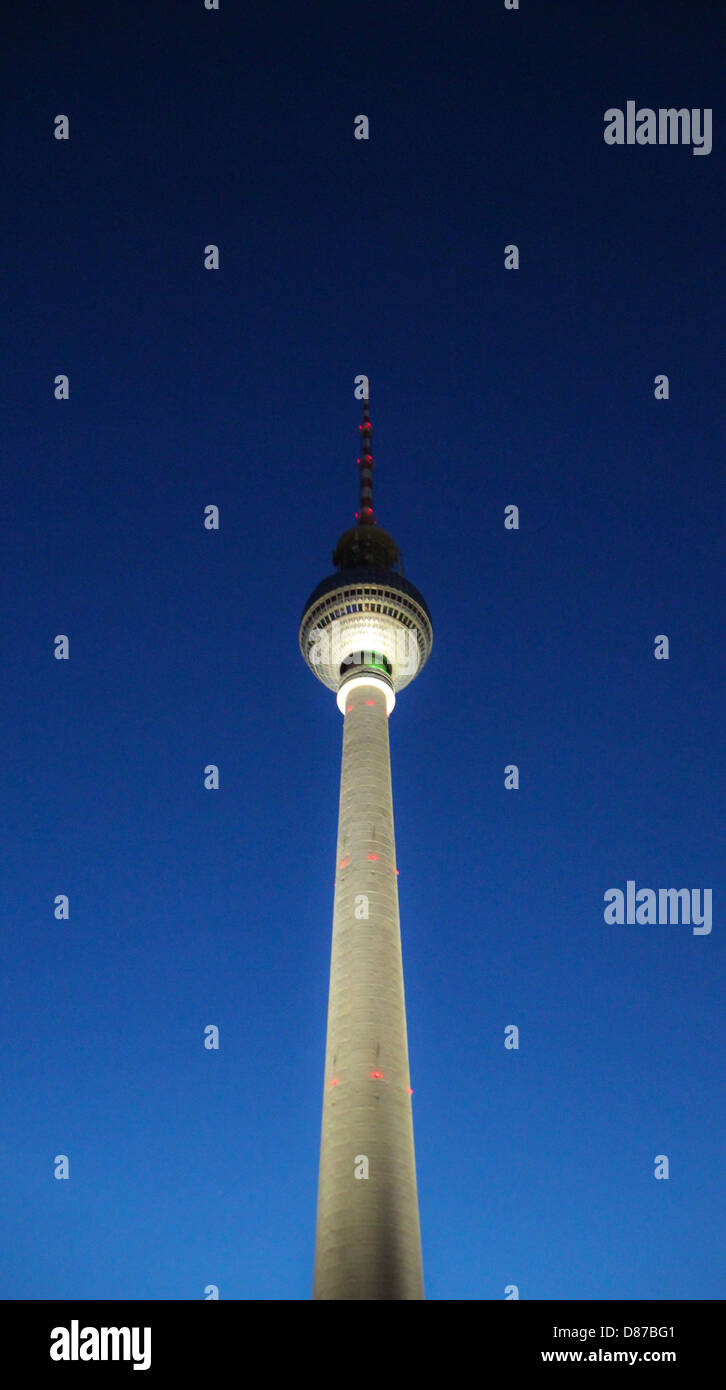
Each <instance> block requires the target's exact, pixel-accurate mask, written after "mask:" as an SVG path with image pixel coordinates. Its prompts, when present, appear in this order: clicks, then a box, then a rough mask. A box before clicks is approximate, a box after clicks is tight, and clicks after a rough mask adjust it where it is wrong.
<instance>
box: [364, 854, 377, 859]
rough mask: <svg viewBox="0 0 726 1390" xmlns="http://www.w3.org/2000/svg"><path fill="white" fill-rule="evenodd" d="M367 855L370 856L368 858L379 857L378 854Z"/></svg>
mask: <svg viewBox="0 0 726 1390" xmlns="http://www.w3.org/2000/svg"><path fill="white" fill-rule="evenodd" d="M367 857H368V859H377V858H378V855H377V854H369V855H368V856H367Z"/></svg>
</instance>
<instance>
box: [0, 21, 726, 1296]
mask: <svg viewBox="0 0 726 1390" xmlns="http://www.w3.org/2000/svg"><path fill="white" fill-rule="evenodd" d="M725 27H726V26H724V16H723V10H722V7H721V5H720V4H717V3H715V2H714V3H713V4H710V3H703V0H701V2H700V3H693V4H690V5H685V4H662V3H661V4H655V3H652V4H645V3H643V4H639V5H637V6H635V5H633V4H632V3H631V2H630V0H629V2H628V3H625V0H616V2H615V3H603V4H599V5H592V4H586V3H584V0H583V3H575V2H574V0H568V2H567V3H559V4H557V5H552V4H550V3H544V2H543V0H540V3H536V2H535V0H521V5H520V8H519V10H518V11H509V10H507V9H505V7H504V4H503V3H500V2H499V0H489V2H488V3H479V4H475V5H456V4H453V5H452V4H448V3H440V4H438V3H437V4H426V3H421V4H417V5H416V6H411V5H408V4H398V3H396V4H391V3H385V4H366V5H365V6H357V5H344V4H312V5H302V4H274V3H272V4H269V3H268V4H265V5H253V6H248V5H242V4H237V3H233V0H220V9H219V11H218V12H210V11H207V10H206V9H205V8H204V5H203V2H202V0H186V3H171V0H168V3H161V0H149V2H148V3H140V0H136V3H129V4H125V5H123V6H121V5H99V4H91V3H90V2H89V3H88V4H84V5H81V4H73V3H70V4H61V3H57V4H46V5H44V4H42V3H41V4H35V5H33V6H29V7H22V6H14V7H13V8H12V10H11V11H9V12H8V14H7V16H6V37H5V40H4V43H3V50H4V51H3V58H2V69H3V75H2V81H3V87H4V103H3V105H4V114H3V146H4V149H3V157H4V163H5V175H4V180H3V183H4V196H3V211H2V216H1V219H0V226H1V228H2V245H3V265H4V275H3V310H4V311H3V315H2V336H3V347H4V354H3V362H4V365H3V370H2V458H3V470H2V471H3V475H4V483H3V494H4V529H3V535H4V542H5V547H4V548H5V555H4V561H3V578H4V581H5V582H4V585H3V589H4V601H3V652H4V660H5V674H4V679H3V682H2V725H3V733H4V736H5V738H4V743H5V748H4V753H3V757H2V760H1V761H0V769H1V772H2V784H3V785H2V806H3V829H2V860H3V872H2V881H1V893H2V920H3V926H4V932H3V937H4V949H3V969H2V1044H3V1051H2V1057H3V1062H2V1104H1V1107H0V1110H1V1114H2V1140H1V1147H0V1154H1V1157H2V1171H3V1183H2V1186H1V1187H0V1217H1V1224H2V1228H3V1229H2V1232H1V1233H0V1235H1V1239H2V1247H3V1249H4V1252H5V1253H4V1256H3V1259H2V1281H1V1282H0V1295H1V1296H3V1297H5V1298H10V1299H18V1298H30V1299H47V1298H60V1299H80V1298H96V1299H116V1298H128V1299H147V1298H149V1299H164V1298H171V1299H203V1298H204V1297H205V1289H207V1288H208V1286H210V1285H216V1286H217V1287H218V1288H219V1293H220V1297H221V1298H223V1299H282V1300H288V1299H290V1300H294V1299H302V1300H304V1299H308V1298H309V1297H310V1294H311V1289H312V1266H313V1246H314V1234H315V1205H316V1191H317V1165H318V1156H319V1141H320V1119H321V1103H322V1088H323V1062H324V1047H325V1021H326V1009H327V992H328V968H329V958H330V940H331V926H332V907H333V880H334V878H335V837H336V823H337V812H338V781H339V773H340V752H341V736H342V720H341V716H340V714H339V713H338V710H337V708H336V704H335V698H334V696H333V695H332V694H331V693H330V692H328V691H326V690H325V689H324V688H323V687H322V686H321V685H319V684H318V683H317V682H316V681H315V680H314V679H313V678H312V677H311V675H310V672H309V671H308V670H307V669H306V667H305V665H304V663H303V661H302V659H301V656H300V653H299V650H298V646H297V628H298V622H299V618H300V614H301V611H302V607H303V604H304V602H305V600H306V598H307V596H308V594H309V593H310V591H311V590H312V589H313V588H314V586H315V585H316V584H317V583H318V582H319V581H320V580H321V579H323V578H324V576H325V575H327V574H329V573H331V571H332V569H333V566H332V563H331V552H332V549H333V547H334V545H335V543H336V541H337V539H338V537H339V535H340V534H341V532H342V531H343V530H345V529H346V527H348V526H349V525H351V524H352V522H353V513H354V511H355V508H356V502H357V468H356V457H357V443H358V423H359V420H360V404H359V402H358V401H356V400H355V398H354V382H355V378H356V376H357V375H359V374H361V373H365V374H367V375H368V376H369V377H370V381H371V415H372V420H373V429H374V433H373V453H374V457H375V461H376V472H375V476H374V485H375V506H376V513H377V516H378V519H379V522H380V524H381V525H382V526H384V527H385V528H386V529H387V530H390V532H391V533H392V534H393V536H394V537H395V539H396V541H397V542H398V544H399V546H400V548H401V551H402V555H403V562H404V567H405V573H406V576H407V577H408V578H410V579H411V580H412V582H413V583H414V584H415V585H416V586H417V587H418V588H419V589H420V590H421V592H422V593H423V595H424V597H425V598H426V600H427V602H428V604H429V606H430V608H431V612H432V616H433V623H434V649H433V654H432V657H431V660H430V662H429V664H428V665H427V667H426V669H425V670H424V672H423V673H422V674H421V676H420V677H419V679H418V680H417V681H416V682H415V683H414V684H413V685H412V686H411V687H410V688H409V689H407V690H405V691H404V692H403V693H402V694H401V696H400V698H399V700H398V702H397V705H396V709H395V711H394V713H393V714H392V716H391V720H390V736H391V758H392V771H393V794H394V811H395V817H396V837H397V856H398V866H399V870H400V877H399V894H400V909H401V928H402V939H403V954H404V969H405V978H406V998H407V1015H408V1031H409V1046H410V1057H411V1073H412V1085H413V1087H414V1097H413V1106H414V1112H413V1113H414V1132H415V1140H416V1158H417V1171H418V1182H419V1197H420V1208H421V1227H422V1240H423V1254H424V1274H425V1282H426V1293H427V1297H428V1298H430V1299H433V1300H442V1299H475V1300H484V1299H486V1300H488V1299H492V1300H497V1299H499V1300H501V1299H504V1297H505V1289H506V1288H507V1286H511V1285H516V1286H517V1288H518V1289H519V1296H520V1298H522V1299H544V1298H551V1299H575V1298H580V1299H602V1298H623V1299H645V1298H653V1299H667V1298H674V1299H716V1298H722V1297H724V1294H725V1293H726V1279H725V1277H724V1275H725V1269H724V1255H723V1251H724V1249H725V1248H726V1242H725V1240H724V1217H723V1211H724V1208H723V1147H722V1141H723V1125H724V1032H723V1018H724V1007H723V1003H724V992H723V983H722V982H723V973H724V929H723V928H724V916H723V911H724V908H723V905H724V902H725V901H726V896H725V894H726V882H725V874H724V819H725V817H724V792H725V790H726V788H725V782H726V757H725V755H724V753H725V750H724V736H723V719H724V656H723V623H722V615H723V607H724V592H725V589H726V585H725V583H724V580H725V573H724V571H725V569H726V564H725V561H724V555H725V553H726V550H725V547H724V524H723V518H724V487H723V472H724V462H723V460H724V391H723V324H724V308H725V304H724V283H725V280H724V272H725V269H726V267H725V265H724V235H723V228H724V218H725V214H726V206H725V204H726V199H725V198H724V184H723V173H724V139H725V136H724V126H723V120H722V103H721V101H720V98H721V97H722V94H723V90H724V80H723V73H724V63H725V61H726V54H725V53H724V43H723V37H724V29H725ZM629 100H634V101H635V102H636V103H637V105H638V106H639V107H640V106H643V107H650V108H654V109H658V108H661V107H664V108H665V107H674V106H675V107H677V108H679V107H684V106H687V107H689V108H694V109H695V108H698V109H699V110H701V111H702V110H704V109H705V108H711V109H712V110H713V148H712V151H711V153H710V154H708V155H707V156H706V155H702V156H700V157H697V156H694V153H693V151H692V148H691V147H689V146H683V145H657V146H645V145H638V144H636V145H621V146H610V145H607V144H606V143H605V141H604V138H603V129H604V120H603V116H604V112H605V111H606V110H607V109H608V108H612V107H617V108H622V109H623V110H625V108H626V103H627V101H629ZM58 114H65V115H67V116H68V118H69V122H70V139H68V140H58V139H56V138H54V120H55V117H56V115H58ZM360 114H365V115H367V116H368V118H369V121H370V138H369V139H368V140H357V139H355V138H354V125H355V117H356V116H358V115H360ZM209 244H214V245H217V246H218V247H219V256H220V268H219V270H216V271H212V270H206V269H205V268H204V248H205V246H207V245H209ZM510 244H515V245H517V246H518V248H519V254H520V266H519V269H518V270H506V269H505V267H504V248H505V246H507V245H510ZM58 374H66V375H67V376H68V378H69V398H68V399H67V400H58V399H55V397H54V390H55V387H54V383H55V379H56V377H57V376H58ZM659 374H666V375H667V377H668V381H669V398H668V399H667V400H666V399H662V400H660V399H656V397H655V394H654V393H655V389H656V388H655V378H656V376H658V375H659ZM210 504H214V505H216V506H218V507H219V508H220V527H219V530H218V531H210V530H206V529H205V527H204V508H205V507H206V506H208V505H210ZM510 505H516V506H518V507H519V509H520V526H519V529H518V530H510V529H506V528H505V525H504V515H505V512H504V509H505V507H507V506H510ZM59 634H65V635H67V636H68V638H69V643H70V647H69V650H70V659H69V660H57V659H55V657H54V639H55V638H56V636H57V635H59ZM659 635H666V636H667V637H668V638H669V643H670V654H669V659H668V660H657V659H655V656H654V651H655V638H656V637H657V636H659ZM211 763H214V764H217V765H218V767H219V770H220V787H219V790H217V791H209V790H206V789H205V787H204V768H205V766H207V765H208V764H211ZM511 764H516V765H517V767H518V768H519V775H520V787H519V789H518V790H506V789H505V785H504V779H505V774H504V769H505V767H507V766H508V765H511ZM628 880H634V881H635V883H636V890H639V889H641V888H643V887H650V888H652V889H655V890H658V889H660V888H667V887H677V888H683V887H687V888H689V889H696V888H697V889H700V890H703V889H707V888H710V889H711V890H712V892H713V929H712V931H711V933H710V934H707V935H706V934H703V935H694V933H693V931H692V928H691V926H689V925H686V924H683V923H677V924H674V923H670V924H643V923H636V924H632V925H628V924H622V925H611V924H608V923H606V922H605V920H604V915H603V913H604V906H605V904H604V897H603V895H604V894H605V892H606V891H607V890H608V889H609V888H613V887H618V888H620V889H622V890H623V891H624V890H625V886H626V882H627V881H628ZM59 894H66V895H68V897H69V900H70V916H69V917H68V919H67V920H58V919H56V917H55V915H54V911H55V909H54V901H55V899H56V896H57V895H59ZM209 1024H215V1025H216V1026H218V1027H219V1030H220V1046H219V1050H217V1051H213V1050H207V1049H205V1046H204V1030H205V1028H206V1026H207V1025H209ZM512 1024H514V1025H516V1026H517V1027H518V1028H519V1030H520V1038H519V1049H518V1050H511V1049H507V1048H505V1046H504V1041H505V1031H504V1030H505V1028H506V1027H507V1026H508V1025H512ZM58 1155H67V1156H68V1159H69V1165H70V1168H69V1171H70V1176H69V1178H68V1180H66V1181H64V1180H57V1179H56V1178H55V1177H54V1160H55V1158H56V1156H58ZM659 1155H665V1156H666V1157H667V1158H668V1160H669V1177H668V1179H667V1180H665V1179H661V1180H658V1179H656V1178H655V1177H654V1172H655V1168H656V1159H657V1156H659Z"/></svg>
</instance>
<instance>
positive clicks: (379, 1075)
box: [371, 1071, 383, 1081]
mask: <svg viewBox="0 0 726 1390" xmlns="http://www.w3.org/2000/svg"><path fill="white" fill-rule="evenodd" d="M371 1076H372V1078H373V1080H374V1081H381V1080H382V1078H383V1072H382V1071H372V1072H371Z"/></svg>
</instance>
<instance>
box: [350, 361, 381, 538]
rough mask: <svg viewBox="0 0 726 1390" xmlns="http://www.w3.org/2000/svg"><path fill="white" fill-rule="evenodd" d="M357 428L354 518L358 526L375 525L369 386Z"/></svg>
mask: <svg viewBox="0 0 726 1390" xmlns="http://www.w3.org/2000/svg"><path fill="white" fill-rule="evenodd" d="M358 429H359V430H360V458H359V459H358V467H359V468H360V508H359V510H358V511H357V512H356V514H355V519H356V521H357V522H358V525H359V526H375V525H376V524H377V523H376V516H375V512H374V511H373V456H372V454H371V435H372V434H373V426H372V424H371V402H370V387H369V388H368V395H367V396H364V397H363V424H362V425H359V426H358Z"/></svg>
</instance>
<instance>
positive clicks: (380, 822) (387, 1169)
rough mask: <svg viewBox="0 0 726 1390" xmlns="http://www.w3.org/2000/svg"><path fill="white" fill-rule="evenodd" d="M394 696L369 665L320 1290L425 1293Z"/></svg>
mask: <svg viewBox="0 0 726 1390" xmlns="http://www.w3.org/2000/svg"><path fill="white" fill-rule="evenodd" d="M388 700H389V689H388V683H387V682H385V681H384V680H382V679H379V678H377V677H376V676H375V675H373V674H371V675H370V676H368V675H364V674H363V673H362V672H361V673H360V675H359V676H358V678H357V679H356V681H355V685H354V688H352V689H351V690H350V692H349V693H348V694H347V695H346V697H345V705H344V721H345V722H344V725H343V758H342V767H341V779H340V806H339V819H338V846H337V860H336V888H335V905H334V911H333V944H332V954H331V964H330V994H329V1004H328V1038H327V1049H326V1062H325V1086H324V1097H323V1124H322V1139H321V1150H320V1178H319V1188H318V1216H317V1234H316V1254H315V1277H314V1288H313V1298H315V1299H371V1300H373V1299H422V1298H423V1297H424V1290H423V1268H422V1259H421V1236H420V1230H419V1216H418V1196H417V1190H416V1166H415V1158H414V1142H413V1122H412V1115H411V1094H410V1081H409V1068H408V1041H407V1036H406V1009H405V1001H404V988H403V966H402V960H401V935H400V925H399V913H398V884H397V878H396V849H395V839H394V829H393V803H392V795H391V764H390V754H389V742H388V716H387V705H388ZM356 1174H358V1176H356ZM366 1174H367V1176H366Z"/></svg>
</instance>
